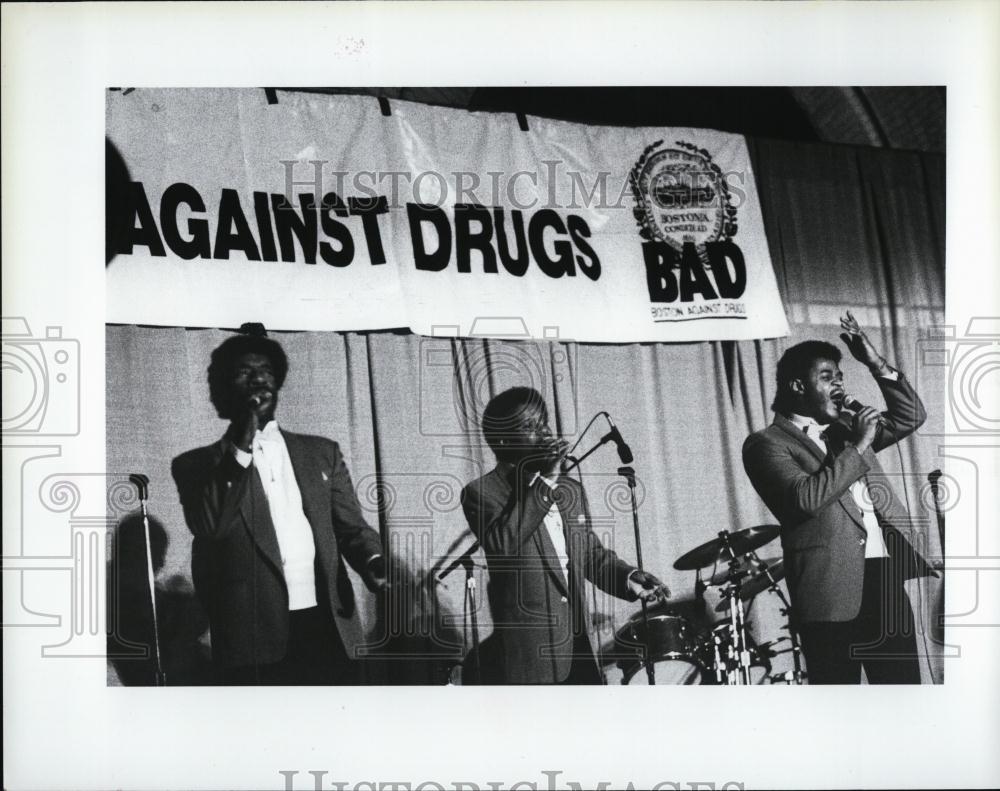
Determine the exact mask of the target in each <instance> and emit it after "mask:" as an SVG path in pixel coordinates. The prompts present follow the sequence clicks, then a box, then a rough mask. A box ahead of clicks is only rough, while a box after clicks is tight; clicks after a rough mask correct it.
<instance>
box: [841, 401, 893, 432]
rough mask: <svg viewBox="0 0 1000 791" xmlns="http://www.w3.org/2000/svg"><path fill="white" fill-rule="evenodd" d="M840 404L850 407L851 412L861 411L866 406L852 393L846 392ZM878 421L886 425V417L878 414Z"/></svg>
mask: <svg viewBox="0 0 1000 791" xmlns="http://www.w3.org/2000/svg"><path fill="white" fill-rule="evenodd" d="M840 405H841V406H842V407H845V408H847V409H849V410H850V411H851V412H860V411H861V410H862V409H864V408H865V405H864V404H862V403H861V402H860V401H858V399H856V398H855V397H854V396H852V395H851V394H850V393H844V397H843V398H842V399H841V401H840ZM878 422H879V423H880V424H881V425H883V426H884V425H886V421H885V418H884V417H882V415H879V416H878Z"/></svg>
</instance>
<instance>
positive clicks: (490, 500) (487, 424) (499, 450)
mask: <svg viewBox="0 0 1000 791" xmlns="http://www.w3.org/2000/svg"><path fill="white" fill-rule="evenodd" d="M482 428H483V435H484V437H485V439H486V441H487V443H488V444H489V446H490V448H491V449H492V450H493V452H494V454H495V455H496V457H497V462H498V463H497V466H496V468H494V469H493V470H492V471H491V472H489V473H487V474H486V475H484V476H482V477H481V478H478V479H477V480H475V481H472V482H471V483H470V484H468V485H467V486H466V487H465V488H464V489H463V490H462V507H463V509H464V511H465V518H466V519H467V520H468V523H469V527H470V529H471V530H472V532H473V533H474V534H475V535H476V537H477V538H478V539H479V541H480V543H481V544H482V546H483V550H484V552H485V554H486V560H487V565H488V567H489V575H490V584H489V599H490V605H491V609H492V613H493V624H494V637H493V638H492V639H494V640H496V641H498V643H499V645H498V650H497V651H496V653H497V654H499V659H498V661H499V663H500V667H497V668H491V669H490V673H489V675H490V676H491V677H493V678H497V679H499V681H500V683H505V684H561V683H563V684H599V683H601V674H600V671H599V669H598V665H597V662H596V659H595V654H594V647H593V644H592V642H591V638H590V635H589V618H588V613H587V603H586V599H585V596H584V580H590V581H591V582H592V583H594V584H595V585H596V586H597V587H599V588H600V589H601V590H603V591H606V592H608V593H611V594H613V595H615V596H618V597H619V598H622V599H627V600H630V601H634V600H635V599H636V598H638V597H640V596H641V597H642V598H643V599H645V600H648V601H654V600H657V599H659V598H661V597H664V596H665V595H666V588H665V586H664V585H663V583H661V582H660V581H659V580H658V579H657V578H656V577H654V576H653V575H652V574H648V573H646V572H643V571H639V570H638V569H636V568H634V567H633V566H630V565H629V564H628V563H626V562H625V561H623V560H621V559H620V558H619V557H618V556H617V555H616V554H615V553H614V552H613V551H611V550H609V549H606V548H605V547H604V546H603V545H602V544H601V542H600V539H598V537H597V536H596V535H595V534H594V532H593V530H592V528H591V523H590V510H589V507H588V505H587V498H586V495H585V494H584V491H583V487H581V486H580V484H579V483H577V482H576V481H574V480H572V479H570V478H569V477H567V476H564V475H562V474H561V473H560V462H561V460H562V458H563V457H564V456H565V453H566V443H565V441H564V440H562V439H557V438H555V437H553V436H552V432H551V430H550V428H549V424H548V410H547V409H546V407H545V402H544V400H543V399H542V397H541V395H540V394H539V393H538V392H537V391H536V390H533V389H530V388H526V387H517V388H513V389H511V390H507V391H505V392H503V393H500V394H499V395H498V396H496V397H495V398H493V399H492V400H491V401H490V403H489V404H488V405H487V406H486V409H485V410H484V413H483V418H482Z"/></svg>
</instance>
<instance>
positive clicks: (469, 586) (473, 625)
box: [437, 541, 483, 684]
mask: <svg viewBox="0 0 1000 791" xmlns="http://www.w3.org/2000/svg"><path fill="white" fill-rule="evenodd" d="M478 551H479V542H478V541H476V542H475V543H473V545H472V546H471V547H469V548H468V549H467V550H465V552H463V553H462V555H461V557H459V558H458V559H456V560H454V561H452V563H451V565H449V566H448V568H446V569H445V570H444V571H443V572H442V573H441V574H439V575H438V576H437V581H438V582H443V581H444V578H445V577H447V576H448V575H449V574H451V572H453V571H454V570H455V569H457V568H458V567H459V566H461V567H462V568H464V569H465V602H466V605H467V606H468V608H469V620H470V624H469V625H470V629H471V631H472V650H471V651H470V652H467V653H466V656H469V655H470V654H471V656H472V664H471V665H470V666H469V676H468V678H469V682H470V683H471V684H482V683H483V681H482V662H481V660H480V657H479V615H478V614H477V610H478V607H477V603H476V577H475V575H474V573H473V571H474V569H475V568H476V562H475V561H474V560H473V559H472V556H473V555H474V554H475V553H476V552H478ZM462 635H463V639H464V636H465V632H464V629H463V632H462ZM462 678H463V684H464V683H465V681H464V679H465V673H464V671H463V673H462Z"/></svg>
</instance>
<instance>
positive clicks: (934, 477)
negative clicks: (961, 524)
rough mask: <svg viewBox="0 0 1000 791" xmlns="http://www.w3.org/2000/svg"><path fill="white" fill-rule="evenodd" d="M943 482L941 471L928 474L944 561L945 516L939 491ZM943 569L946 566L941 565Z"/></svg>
mask: <svg viewBox="0 0 1000 791" xmlns="http://www.w3.org/2000/svg"><path fill="white" fill-rule="evenodd" d="M940 480H941V470H933V471H931V472H929V473H928V474H927V481H928V483H930V485H931V496H932V497H933V498H934V513H935V514H936V515H937V528H938V539H939V540H940V542H941V558H942V560H943V559H944V514H943V513H942V512H941V492H940V490H939V489H938V481H940ZM941 565H942V567H943V566H944V564H943V563H942V564H941Z"/></svg>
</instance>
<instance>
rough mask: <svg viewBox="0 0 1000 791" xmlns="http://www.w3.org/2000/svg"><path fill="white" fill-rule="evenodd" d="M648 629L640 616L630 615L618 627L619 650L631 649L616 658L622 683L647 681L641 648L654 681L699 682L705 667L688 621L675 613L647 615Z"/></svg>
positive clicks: (701, 679)
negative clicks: (626, 654) (646, 650)
mask: <svg viewBox="0 0 1000 791" xmlns="http://www.w3.org/2000/svg"><path fill="white" fill-rule="evenodd" d="M648 622H649V633H648V635H647V634H646V629H645V627H644V624H643V622H642V618H641V617H640V618H633V619H632V620H631V621H629V622H628V623H627V624H625V626H623V627H622V628H621V629H619V630H618V633H617V637H616V644H617V648H618V650H619V651H628V650H630V649H631V650H632V651H633V655H632V656H631V657H628V658H623V659H619V660H618V663H617V664H618V668H619V669H620V670H621V674H622V675H621V682H620V683H622V684H648V683H649V677H648V675H647V673H646V667H645V665H643V663H642V658H641V657H642V650H643V648H644V647H645V648H646V649H648V656H649V657H650V659H651V660H652V663H653V673H654V681H655V683H656V684H663V685H670V684H701V683H703V681H704V679H703V675H704V672H705V668H704V666H703V665H702V662H701V660H700V658H699V652H698V647H699V641H698V637H697V635H696V634H695V631H694V629H693V628H692V627H691V624H690V623H688V621H687V619H686V618H682V617H681V616H679V615H673V614H669V613H668V614H663V615H651V616H650V617H649V619H648Z"/></svg>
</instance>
